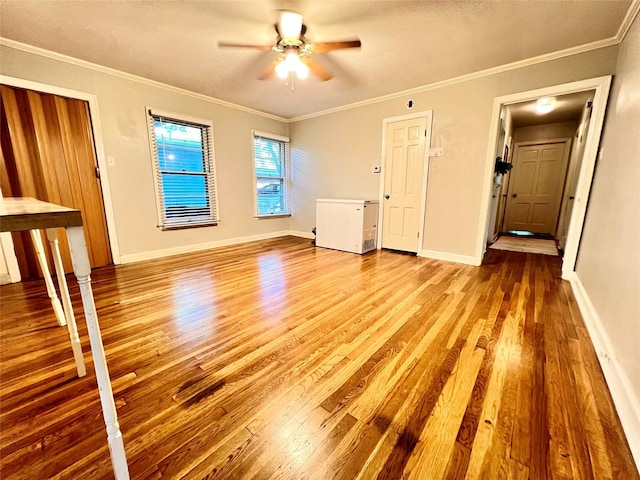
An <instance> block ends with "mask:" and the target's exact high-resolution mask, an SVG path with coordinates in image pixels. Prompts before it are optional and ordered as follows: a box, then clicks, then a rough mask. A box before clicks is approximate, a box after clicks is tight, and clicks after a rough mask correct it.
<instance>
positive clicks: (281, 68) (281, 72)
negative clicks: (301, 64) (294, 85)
mask: <svg viewBox="0 0 640 480" xmlns="http://www.w3.org/2000/svg"><path fill="white" fill-rule="evenodd" d="M276 75H278V78H281V79H283V80H284V79H286V78H287V77H288V76H289V66H288V65H287V62H285V61H284V59H283V60H282V61H281V62H280V63H278V65H276Z"/></svg>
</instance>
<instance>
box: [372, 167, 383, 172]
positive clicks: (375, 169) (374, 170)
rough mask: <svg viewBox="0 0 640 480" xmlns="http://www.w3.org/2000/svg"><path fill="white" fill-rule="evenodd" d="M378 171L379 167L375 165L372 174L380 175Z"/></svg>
mask: <svg viewBox="0 0 640 480" xmlns="http://www.w3.org/2000/svg"><path fill="white" fill-rule="evenodd" d="M380 170H381V168H380V165H375V166H374V167H373V173H380Z"/></svg>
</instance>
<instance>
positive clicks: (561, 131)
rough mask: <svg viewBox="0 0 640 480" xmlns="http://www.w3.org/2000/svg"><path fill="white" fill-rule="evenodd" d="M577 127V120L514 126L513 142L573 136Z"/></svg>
mask: <svg viewBox="0 0 640 480" xmlns="http://www.w3.org/2000/svg"><path fill="white" fill-rule="evenodd" d="M577 129H578V121H577V120H575V121H572V122H559V123H545V124H542V125H534V126H531V127H520V128H516V130H515V132H514V134H513V141H514V143H517V142H538V141H543V140H552V139H556V138H573V136H574V135H575V133H576V130H577Z"/></svg>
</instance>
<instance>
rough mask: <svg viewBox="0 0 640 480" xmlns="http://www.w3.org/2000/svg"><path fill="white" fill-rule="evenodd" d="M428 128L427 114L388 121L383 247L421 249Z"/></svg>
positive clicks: (407, 249) (383, 207)
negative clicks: (421, 215) (423, 186)
mask: <svg viewBox="0 0 640 480" xmlns="http://www.w3.org/2000/svg"><path fill="white" fill-rule="evenodd" d="M426 131H427V120H426V118H425V117H419V118H414V119H409V120H400V121H397V122H391V123H388V124H387V127H386V132H385V135H386V136H385V138H386V148H385V170H384V199H383V206H382V212H383V213H382V248H390V249H393V250H402V251H405V252H417V251H418V240H419V231H420V214H421V205H422V200H423V199H422V195H423V192H422V185H423V175H424V167H425V166H424V162H425V156H424V153H425V150H424V149H425V144H426V142H425V140H426Z"/></svg>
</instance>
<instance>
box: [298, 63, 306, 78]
mask: <svg viewBox="0 0 640 480" xmlns="http://www.w3.org/2000/svg"><path fill="white" fill-rule="evenodd" d="M296 75H297V76H298V78H299V79H300V80H304V79H305V78H307V77H308V76H309V67H307V66H306V65H305V64H304V63H302V62H300V63H298V66H297V67H296Z"/></svg>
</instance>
